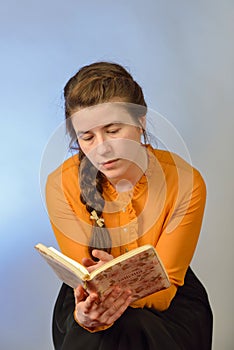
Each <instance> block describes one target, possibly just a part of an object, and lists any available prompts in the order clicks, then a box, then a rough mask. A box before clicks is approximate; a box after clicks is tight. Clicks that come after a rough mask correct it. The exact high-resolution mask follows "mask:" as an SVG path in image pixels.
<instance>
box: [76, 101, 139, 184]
mask: <svg viewBox="0 0 234 350" xmlns="http://www.w3.org/2000/svg"><path fill="white" fill-rule="evenodd" d="M72 123H73V127H74V129H75V131H76V134H77V139H78V142H79V146H80V148H81V150H82V151H83V152H84V154H85V155H86V156H87V157H88V158H89V159H90V161H91V162H92V163H93V165H94V166H95V167H96V168H97V169H98V170H100V171H101V172H102V173H103V174H104V175H105V176H106V177H107V178H108V179H109V180H110V181H111V182H112V183H113V184H117V183H118V182H119V181H121V180H127V181H130V182H131V183H132V184H133V183H134V182H136V181H137V180H138V179H136V177H138V175H139V173H142V172H144V171H145V151H143V147H142V145H141V133H142V128H141V127H140V124H138V125H136V122H135V121H133V119H132V117H131V116H130V114H129V113H128V112H127V110H126V109H125V108H123V105H122V104H119V103H116V102H115V103H104V104H100V105H97V106H94V107H89V108H86V109H82V110H80V111H79V112H77V113H75V114H73V116H72ZM139 123H142V125H143V123H144V117H141V118H140V119H139ZM143 158H144V159H143ZM142 167H143V168H144V169H142Z"/></svg>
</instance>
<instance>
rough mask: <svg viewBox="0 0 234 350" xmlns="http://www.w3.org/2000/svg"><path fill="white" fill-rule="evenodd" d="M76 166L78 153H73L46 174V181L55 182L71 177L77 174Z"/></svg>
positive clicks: (77, 164)
mask: <svg viewBox="0 0 234 350" xmlns="http://www.w3.org/2000/svg"><path fill="white" fill-rule="evenodd" d="M78 166H79V158H78V154H75V155H73V156H71V157H69V158H68V159H66V160H65V161H64V162H63V163H62V164H61V165H59V166H58V167H57V168H56V169H55V170H53V171H52V172H51V173H50V174H49V175H48V181H52V182H57V181H61V179H62V180H63V181H66V179H71V178H72V177H74V176H75V177H76V179H77V176H78Z"/></svg>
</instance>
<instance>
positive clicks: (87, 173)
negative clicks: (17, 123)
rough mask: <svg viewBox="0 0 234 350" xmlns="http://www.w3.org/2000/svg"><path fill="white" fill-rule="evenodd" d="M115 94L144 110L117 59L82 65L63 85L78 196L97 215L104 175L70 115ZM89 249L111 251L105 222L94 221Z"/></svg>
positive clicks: (138, 90)
mask: <svg viewBox="0 0 234 350" xmlns="http://www.w3.org/2000/svg"><path fill="white" fill-rule="evenodd" d="M116 97H117V98H119V99H121V100H122V101H123V102H127V103H131V104H135V105H139V106H143V107H144V110H145V111H146V107H147V106H146V102H145V100H144V96H143V92H142V89H141V87H140V86H139V85H138V83H137V82H136V81H134V80H133V78H132V76H131V75H130V73H129V72H128V71H127V70H126V69H125V68H123V67H122V66H120V65H119V64H116V63H109V62H97V63H92V64H90V65H87V66H84V67H82V68H81V69H80V70H79V71H78V72H77V73H76V74H75V75H74V76H73V77H72V78H71V79H70V80H69V81H68V82H67V84H66V85H65V87H64V99H65V117H66V128H67V131H68V133H69V135H70V137H71V142H70V147H72V148H74V147H75V148H77V149H78V150H79V161H80V162H79V184H80V191H81V192H80V199H81V202H82V203H83V204H84V205H85V206H86V210H87V211H88V212H89V213H90V214H91V213H92V212H93V211H94V210H95V211H96V213H97V215H98V216H99V217H101V216H102V212H103V208H104V204H105V201H104V198H103V195H102V193H103V187H102V184H103V181H105V176H104V175H103V174H102V173H101V172H100V171H98V169H97V168H96V167H95V166H94V165H93V164H92V163H91V162H90V160H89V159H88V157H86V155H85V154H84V153H83V152H82V150H81V149H80V148H79V143H78V140H77V136H76V133H75V130H74V128H73V125H72V122H71V118H70V117H71V115H72V114H73V113H75V112H76V111H77V110H79V109H81V108H86V107H90V106H94V105H97V104H100V103H105V102H109V101H113V99H114V98H116ZM88 249H89V253H90V256H91V257H92V250H93V249H102V250H104V251H106V252H108V253H110V252H111V237H110V234H109V231H108V229H107V228H106V227H105V224H103V226H102V227H100V226H99V225H98V224H97V222H95V221H94V223H93V228H92V235H91V239H90V242H89V247H88ZM92 258H93V257H92Z"/></svg>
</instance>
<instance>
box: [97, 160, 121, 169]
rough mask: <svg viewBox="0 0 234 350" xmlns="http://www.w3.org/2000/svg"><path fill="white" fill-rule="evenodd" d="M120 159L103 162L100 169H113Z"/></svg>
mask: <svg viewBox="0 0 234 350" xmlns="http://www.w3.org/2000/svg"><path fill="white" fill-rule="evenodd" d="M118 160H119V158H118V159H111V160H108V161H107V162H101V163H99V165H100V167H102V168H105V169H109V168H112V167H113V166H114V165H115V164H116V162H118Z"/></svg>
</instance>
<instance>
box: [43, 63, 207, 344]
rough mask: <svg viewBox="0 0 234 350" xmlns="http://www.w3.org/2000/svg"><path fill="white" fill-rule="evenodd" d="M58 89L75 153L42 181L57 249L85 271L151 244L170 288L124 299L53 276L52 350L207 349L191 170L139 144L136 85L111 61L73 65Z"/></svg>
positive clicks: (195, 181)
mask: <svg viewBox="0 0 234 350" xmlns="http://www.w3.org/2000/svg"><path fill="white" fill-rule="evenodd" d="M64 96H65V114H66V124H67V130H68V132H69V134H70V136H71V147H72V148H74V147H75V146H76V148H77V149H78V152H77V154H76V155H74V156H72V157H71V158H69V159H68V160H66V161H65V162H64V163H63V164H62V165H61V166H60V167H59V168H58V169H57V170H55V171H54V172H53V173H52V174H50V176H49V177H48V181H47V188H46V196H47V207H48V213H49V216H50V220H51V225H52V227H53V230H54V233H55V235H56V239H57V241H58V244H59V246H60V248H61V250H62V252H63V253H64V254H66V255H68V256H70V257H71V258H73V259H75V260H77V261H79V262H81V263H83V265H84V266H86V267H87V268H88V269H89V271H92V270H95V269H96V268H97V267H98V266H100V265H102V264H104V263H105V262H107V261H109V260H111V259H113V257H116V256H118V255H121V254H123V253H124V252H126V251H128V250H131V249H134V248H136V247H137V246H142V245H144V244H152V245H153V246H154V247H155V248H156V250H157V252H158V254H159V256H160V258H161V260H162V262H163V263H164V266H165V268H166V270H167V273H168V276H169V278H170V282H171V286H170V287H169V288H168V289H166V290H163V291H160V292H157V293H154V294H152V295H150V296H147V297H145V298H143V299H141V300H138V301H135V302H134V303H132V301H131V292H130V291H129V290H121V289H120V288H119V287H116V288H115V289H114V290H113V291H112V292H111V293H110V294H109V295H107V296H106V298H105V300H104V301H102V302H100V301H99V300H98V295H96V294H95V293H91V294H90V295H88V294H87V292H86V291H85V290H84V289H83V288H82V287H81V286H77V288H76V289H75V290H74V291H73V290H72V289H71V288H70V287H68V286H67V285H65V284H63V286H62V288H61V290H60V293H59V296H58V299H57V302H56V305H55V309H54V315H53V340H54V345H55V349H56V350H64V349H66V350H79V349H84V348H85V347H86V348H88V349H89V350H92V349H102V350H105V349H108V350H109V349H113V350H114V349H119V350H125V349H142V350H143V349H149V350H153V349H170V350H172V349H175V350H176V349H189V350H192V349H194V350H197V349H199V350H201V349H204V350H205V349H207V350H208V349H211V338H212V313H211V309H210V306H209V302H208V298H207V294H206V292H205V290H204V288H203V286H202V285H201V283H200V282H199V280H198V279H197V278H196V277H195V275H194V274H193V272H192V271H191V269H190V267H189V264H190V262H191V259H192V257H193V254H194V250H195V247H196V244H197V240H198V236H199V233H200V228H201V223H202V217H203V211H204V206H205V197H206V190H205V184H204V181H203V179H202V177H201V175H200V173H199V172H198V171H197V170H196V169H194V168H192V167H191V166H190V165H189V164H187V163H186V162H185V161H184V160H183V159H181V158H180V157H178V156H177V155H175V154H172V153H170V152H167V151H162V150H155V149H153V148H152V147H151V146H150V145H149V143H148V142H147V135H146V132H145V125H146V113H147V106H146V103H145V100H144V96H143V93H142V89H141V88H140V86H139V85H138V84H137V83H136V82H135V81H134V80H133V78H132V76H131V75H130V74H129V73H128V72H127V71H126V70H125V69H124V68H123V67H121V66H120V65H117V64H113V63H108V62H99V63H93V64H91V65H89V66H85V67H83V68H81V69H80V70H79V71H78V73H77V74H76V75H74V76H73V77H72V78H71V79H70V80H69V81H68V83H67V84H66V86H65V89H64ZM142 288H144V286H142Z"/></svg>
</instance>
